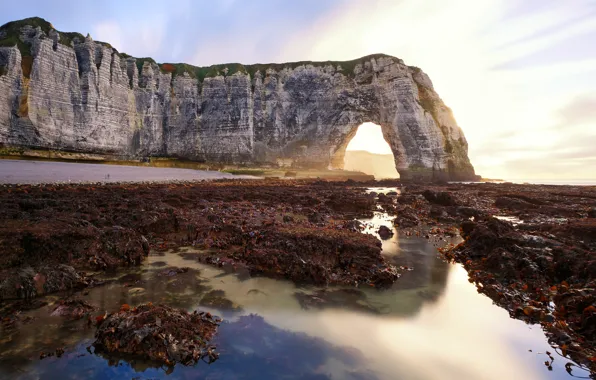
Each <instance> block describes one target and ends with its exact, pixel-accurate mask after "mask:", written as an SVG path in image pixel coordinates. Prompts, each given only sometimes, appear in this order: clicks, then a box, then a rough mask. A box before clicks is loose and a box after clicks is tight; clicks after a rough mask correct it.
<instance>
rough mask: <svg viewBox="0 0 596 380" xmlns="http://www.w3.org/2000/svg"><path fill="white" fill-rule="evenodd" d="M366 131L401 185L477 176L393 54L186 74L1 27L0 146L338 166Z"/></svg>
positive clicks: (428, 94) (440, 111)
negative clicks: (377, 136)
mask: <svg viewBox="0 0 596 380" xmlns="http://www.w3.org/2000/svg"><path fill="white" fill-rule="evenodd" d="M364 122H374V123H376V124H378V125H380V126H381V128H382V130H383V135H384V138H385V140H386V141H387V142H388V143H389V145H390V147H391V149H392V151H393V155H394V158H395V167H396V169H397V170H398V172H399V174H400V176H401V178H402V179H403V180H408V179H425V180H428V179H452V180H453V179H459V180H470V179H475V178H476V176H475V173H474V168H473V167H472V165H471V164H470V161H469V159H468V146H467V142H466V139H465V137H464V134H463V132H462V130H461V129H460V128H459V126H458V125H457V123H456V121H455V119H454V117H453V114H452V113H451V110H450V109H449V108H448V107H447V106H446V105H445V104H444V103H443V101H442V100H441V99H440V97H439V96H438V94H437V93H436V92H435V91H434V88H433V85H432V82H431V80H430V79H429V77H428V76H427V75H426V74H425V73H424V72H423V71H422V70H420V69H419V68H417V67H413V66H407V65H406V64H405V63H404V62H403V61H402V60H401V59H398V58H395V57H391V56H387V55H383V54H377V55H371V56H367V57H362V58H359V59H356V60H353V61H345V62H332V61H327V62H292V63H280V64H254V65H242V64H238V63H233V64H222V65H214V66H209V67H196V66H192V65H188V64H182V63H180V64H173V63H163V64H157V63H156V62H155V61H154V60H153V59H151V58H134V57H131V56H129V55H127V54H125V53H121V52H118V51H117V50H116V49H114V48H113V47H112V46H111V45H109V44H108V43H105V42H99V41H94V40H93V39H92V38H91V36H89V35H87V36H86V37H85V36H83V35H82V34H79V33H66V32H60V31H57V30H56V29H55V28H54V27H53V26H52V24H50V23H49V22H47V21H45V20H43V19H41V18H29V19H24V20H20V21H14V22H10V23H8V24H5V25H3V26H2V27H0V144H2V146H3V147H4V149H13V148H37V149H47V150H52V151H68V152H79V153H93V154H109V155H114V156H118V157H121V158H125V159H131V158H137V159H138V158H147V157H156V156H160V157H177V158H182V159H188V160H194V161H208V162H226V163H242V164H249V165H283V166H293V167H298V168H325V169H326V168H328V167H332V168H342V167H343V158H344V153H345V149H346V146H347V144H348V142H349V141H350V139H351V138H352V137H353V136H354V135H355V133H356V130H357V128H358V126H359V125H361V124H362V123H364ZM0 153H2V152H0Z"/></svg>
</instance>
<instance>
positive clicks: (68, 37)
mask: <svg viewBox="0 0 596 380" xmlns="http://www.w3.org/2000/svg"><path fill="white" fill-rule="evenodd" d="M26 25H30V26H32V27H33V28H37V27H40V28H41V30H42V31H43V32H44V33H45V34H46V35H47V34H49V32H50V30H52V29H54V27H53V25H52V24H51V23H49V22H48V21H46V20H44V19H43V18H40V17H31V18H26V19H23V20H18V21H11V22H9V23H6V24H4V25H2V26H1V27H0V36H2V35H3V36H4V37H3V38H1V39H0V47H2V46H15V45H17V47H18V48H19V50H20V51H21V55H23V56H29V55H31V50H30V46H29V45H28V44H26V43H24V42H22V41H21V40H20V39H19V35H20V30H21V28H23V27H24V26H26ZM58 33H59V34H60V39H59V41H58V42H59V43H60V44H62V45H65V46H69V47H70V46H72V43H73V41H76V40H77V39H78V40H79V41H80V42H83V41H85V37H84V36H83V35H82V34H81V33H77V32H60V31H58ZM95 42H96V43H99V44H102V45H104V46H106V47H108V48H111V49H112V51H113V52H115V53H116V54H118V55H119V56H120V57H121V58H123V59H127V58H134V57H131V56H130V55H128V54H126V53H120V52H118V51H117V50H116V49H114V48H113V47H112V46H111V45H110V44H109V43H106V42H100V41H95ZM380 57H390V58H394V57H391V56H389V55H386V54H373V55H368V56H366V57H362V58H358V59H354V60H351V61H321V62H316V61H300V62H288V63H265V64H260V63H258V64H253V65H242V64H240V63H226V64H221V65H212V66H205V67H199V66H193V65H189V64H186V63H162V64H159V65H158V66H159V68H160V70H161V71H162V72H164V73H171V74H172V76H173V77H175V76H178V75H184V73H188V75H189V76H190V77H191V78H196V79H198V80H199V81H200V82H202V81H203V80H204V79H205V78H212V77H216V76H218V75H223V76H230V75H234V74H236V73H238V72H240V73H243V74H248V75H250V76H251V78H254V76H255V74H256V73H257V71H260V73H261V75H262V76H263V77H265V76H266V71H267V69H273V70H275V71H280V70H283V69H286V68H287V69H294V68H296V67H299V66H305V65H313V66H317V67H324V66H328V65H332V66H333V67H334V68H337V67H338V66H339V67H341V70H342V72H343V73H344V74H345V75H347V76H353V75H354V68H355V67H356V65H357V64H359V63H362V62H364V61H367V60H370V59H371V58H380ZM135 60H136V65H137V69H138V70H139V74H140V73H141V71H142V68H143V65H144V64H145V62H149V63H150V64H156V62H155V60H153V59H152V58H135Z"/></svg>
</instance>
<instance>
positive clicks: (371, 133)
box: [346, 123, 392, 154]
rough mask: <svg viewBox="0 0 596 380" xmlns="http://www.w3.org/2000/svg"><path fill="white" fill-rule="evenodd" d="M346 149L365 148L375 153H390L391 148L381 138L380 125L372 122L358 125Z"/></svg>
mask: <svg viewBox="0 0 596 380" xmlns="http://www.w3.org/2000/svg"><path fill="white" fill-rule="evenodd" d="M346 150H366V151H368V152H371V153H376V154H392V152H391V148H390V147H389V144H387V141H385V139H384V138H383V132H382V131H381V127H380V126H378V125H376V124H373V123H364V124H362V125H361V126H359V127H358V131H357V132H356V136H354V138H352V140H351V141H350V143H349V144H348V147H347V148H346Z"/></svg>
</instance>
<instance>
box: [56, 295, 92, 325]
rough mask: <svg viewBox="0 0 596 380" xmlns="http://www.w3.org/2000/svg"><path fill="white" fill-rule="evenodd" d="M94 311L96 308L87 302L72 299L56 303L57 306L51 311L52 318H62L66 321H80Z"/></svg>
mask: <svg viewBox="0 0 596 380" xmlns="http://www.w3.org/2000/svg"><path fill="white" fill-rule="evenodd" d="M94 310H96V307H95V306H93V305H91V304H90V303H88V302H87V301H84V300H81V299H77V298H73V299H63V300H60V301H58V305H57V306H56V307H55V308H54V311H52V314H51V315H52V316H55V317H64V318H67V319H73V320H74V319H81V318H83V317H84V316H85V315H88V314H89V313H90V312H92V311H94Z"/></svg>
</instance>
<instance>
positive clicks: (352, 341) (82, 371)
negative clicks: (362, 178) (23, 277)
mask: <svg viewBox="0 0 596 380" xmlns="http://www.w3.org/2000/svg"><path fill="white" fill-rule="evenodd" d="M367 222H373V223H374V224H375V225H376V226H378V225H379V224H380V223H388V224H387V225H388V226H390V221H388V220H387V219H386V218H385V217H384V216H383V215H382V214H378V215H376V216H375V218H374V220H369V221H367ZM373 231H374V228H371V229H369V232H373ZM383 248H384V253H385V254H386V255H387V257H388V258H389V259H390V260H392V261H394V262H395V263H396V264H397V265H401V266H408V267H412V268H414V270H412V271H407V272H405V273H404V274H403V276H402V277H401V278H400V279H399V280H398V282H397V283H396V284H395V285H394V286H393V287H392V288H391V289H388V290H384V291H378V290H375V289H370V288H367V287H364V288H362V287H361V288H359V289H358V292H355V291H354V290H353V289H351V290H349V291H338V292H333V293H332V294H333V297H331V298H330V300H331V301H333V302H329V303H328V304H326V305H327V306H328V307H322V308H318V307H317V308H310V307H307V308H305V307H303V306H304V305H303V306H301V304H300V303H299V301H298V299H297V297H296V293H297V292H300V293H303V294H314V293H317V295H320V294H321V293H320V292H321V291H322V289H321V288H315V287H297V286H296V285H294V284H292V283H290V282H286V281H278V280H272V279H267V278H251V277H249V276H247V275H245V274H242V273H226V272H223V271H221V270H219V269H217V268H213V267H209V266H205V265H202V264H199V263H198V262H197V261H196V255H199V254H200V252H195V251H192V250H191V249H183V250H181V251H180V252H170V253H167V254H165V255H163V256H159V255H151V256H150V257H149V259H148V260H147V262H146V263H144V264H143V266H142V267H140V268H136V269H133V270H129V271H122V272H119V273H118V274H114V275H112V276H111V280H113V282H111V283H109V284H108V285H106V286H103V287H98V288H95V289H91V290H90V291H89V293H88V294H87V295H82V294H80V295H79V296H80V297H81V298H83V299H85V300H87V301H89V302H90V303H92V304H94V305H97V306H99V310H98V312H97V313H96V314H99V313H103V311H105V310H107V311H108V312H110V311H115V310H117V309H119V307H120V305H121V304H123V303H128V304H132V305H134V304H138V303H141V302H147V301H152V302H154V303H164V304H168V305H171V306H176V307H183V308H186V309H188V310H193V309H196V308H201V309H208V310H211V311H213V312H215V313H217V314H219V315H223V316H224V317H225V318H226V322H225V323H223V324H222V325H221V327H220V330H219V336H218V338H217V339H218V341H217V346H218V351H219V352H220V353H221V357H220V360H218V361H216V362H215V363H213V364H211V365H207V364H205V363H199V364H198V365H197V366H195V367H183V366H176V367H175V368H174V369H173V370H172V369H167V368H155V367H152V366H151V364H150V363H143V362H140V361H133V360H129V361H126V360H124V359H122V358H105V357H102V356H99V355H96V354H94V353H93V350H92V349H91V352H88V351H87V349H86V347H87V346H89V345H90V344H91V343H92V341H93V329H92V328H88V327H86V325H85V322H84V321H75V322H68V321H65V320H64V319H62V318H60V317H52V316H50V315H49V314H50V313H51V310H52V309H53V307H52V306H51V305H50V306H47V307H43V308H41V309H38V310H35V311H32V312H29V313H27V314H28V315H30V316H32V317H34V318H35V319H34V321H33V322H32V323H30V324H27V325H25V326H23V328H21V329H19V330H16V331H2V335H1V338H0V377H2V378H23V379H37V378H60V379H78V378H86V379H104V378H161V377H166V376H168V377H169V378H182V379H190V378H209V379H282V378H283V379H354V380H356V379H530V380H531V379H564V378H565V379H568V378H569V375H568V374H567V373H566V372H565V368H564V365H565V363H567V360H566V359H563V358H561V357H558V356H556V354H555V358H556V359H555V362H554V363H553V370H552V371H548V370H547V369H546V367H545V366H544V361H545V360H547V359H548V358H547V356H546V355H545V354H544V353H545V351H547V350H549V351H550V352H552V353H554V350H553V349H552V348H551V347H550V346H549V345H548V344H547V342H546V339H545V337H544V334H543V333H542V331H541V329H540V327H538V326H534V327H531V326H528V325H526V324H525V323H523V322H521V321H517V320H513V319H510V318H509V316H508V314H507V312H506V311H504V310H502V309H500V308H498V307H496V306H494V305H492V303H491V301H490V300H489V299H488V298H486V297H484V296H482V295H479V294H478V293H477V292H476V290H475V287H474V286H473V285H471V284H469V283H468V281H467V274H466V272H465V270H464V269H463V268H462V267H461V266H458V265H451V264H448V263H446V262H444V261H442V260H441V259H440V258H439V257H438V256H437V251H436V248H435V247H434V246H433V244H432V242H430V241H429V240H427V239H422V238H412V237H406V236H400V235H398V234H395V235H394V237H393V238H391V239H390V240H387V241H385V242H384V244H383ZM173 267H178V268H181V267H189V268H190V270H189V271H188V272H185V273H178V274H173V273H174V272H173V271H172V270H171V268H173ZM333 290H337V289H333ZM329 292H330V290H327V293H322V294H323V297H325V294H328V293H329ZM338 297H339V299H338ZM342 297H343V298H342ZM56 298H57V297H48V298H47V300H48V301H50V302H52V301H55V300H56ZM62 346H64V347H66V348H67V350H66V354H65V355H64V356H63V357H62V358H47V359H44V360H39V359H38V357H39V352H40V351H49V350H54V349H55V348H56V347H62ZM530 350H531V351H530ZM575 374H576V375H580V376H585V375H586V374H585V373H581V372H579V371H575Z"/></svg>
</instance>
